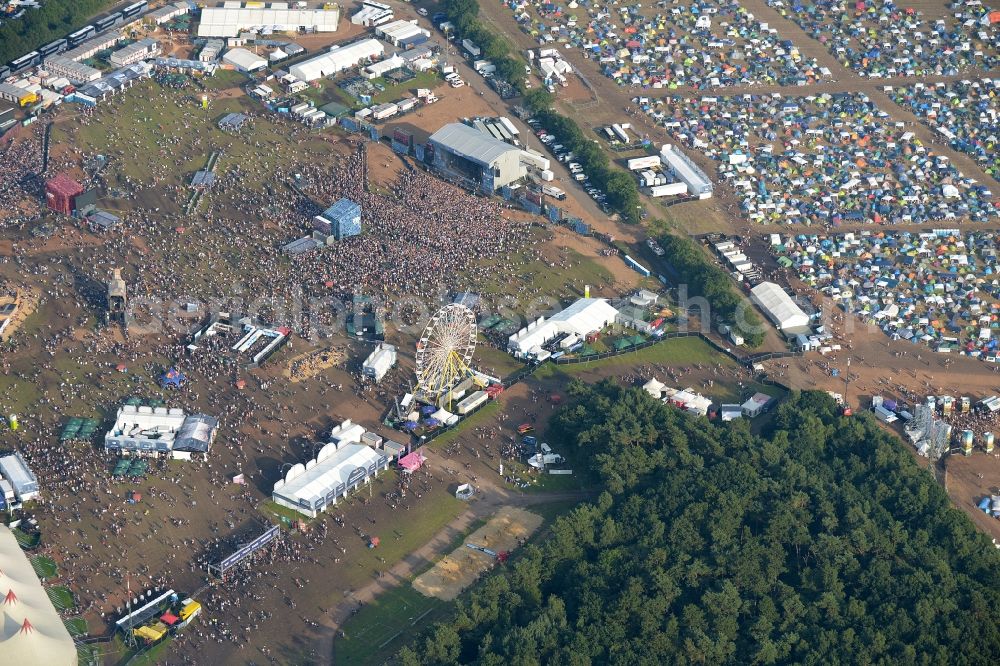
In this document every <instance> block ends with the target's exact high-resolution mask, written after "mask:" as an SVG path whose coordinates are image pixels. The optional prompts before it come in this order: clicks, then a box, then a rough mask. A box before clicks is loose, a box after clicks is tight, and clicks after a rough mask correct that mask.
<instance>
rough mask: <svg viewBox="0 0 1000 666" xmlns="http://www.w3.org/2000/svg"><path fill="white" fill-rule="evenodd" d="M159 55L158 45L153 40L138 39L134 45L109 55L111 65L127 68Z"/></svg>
mask: <svg viewBox="0 0 1000 666" xmlns="http://www.w3.org/2000/svg"><path fill="white" fill-rule="evenodd" d="M158 55H160V44H159V42H157V41H156V40H155V39H149V38H147V39H140V40H139V41H137V42H135V43H134V44H129V45H128V46H126V47H124V48H121V49H118V50H117V51H115V52H114V53H112V54H111V64H112V65H115V66H117V67H127V66H129V65H131V64H133V63H136V62H139V61H140V60H148V59H149V58H155V57H156V56H158Z"/></svg>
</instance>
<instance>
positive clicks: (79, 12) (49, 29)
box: [0, 0, 115, 64]
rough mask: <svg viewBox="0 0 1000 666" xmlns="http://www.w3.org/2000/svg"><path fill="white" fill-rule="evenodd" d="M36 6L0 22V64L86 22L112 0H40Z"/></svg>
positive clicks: (111, 3) (64, 34) (109, 4)
mask: <svg viewBox="0 0 1000 666" xmlns="http://www.w3.org/2000/svg"><path fill="white" fill-rule="evenodd" d="M41 4H42V6H41V7H40V8H39V9H28V10H26V11H25V13H24V16H22V17H21V18H19V19H14V20H12V21H6V22H4V23H3V25H0V64H6V63H7V62H9V61H11V60H14V59H16V58H20V57H21V56H23V55H24V54H26V53H30V52H32V51H34V50H35V49H37V48H38V47H39V46H42V45H43V44H48V43H49V42H52V41H55V40H57V39H60V38H62V37H65V36H66V35H68V34H70V33H71V32H74V31H75V30H77V29H79V28H81V27H83V26H84V25H86V24H87V23H88V22H89V20H90V17H91V16H94V15H95V14H97V13H98V12H101V11H103V10H105V9H107V8H108V7H111V6H112V5H114V4H115V0H44V2H42V3H41Z"/></svg>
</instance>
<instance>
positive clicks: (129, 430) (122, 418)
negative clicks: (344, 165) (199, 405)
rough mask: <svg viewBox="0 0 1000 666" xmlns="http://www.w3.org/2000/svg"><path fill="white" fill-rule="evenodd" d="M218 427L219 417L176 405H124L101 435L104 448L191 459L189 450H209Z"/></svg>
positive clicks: (137, 453) (204, 451)
mask: <svg viewBox="0 0 1000 666" xmlns="http://www.w3.org/2000/svg"><path fill="white" fill-rule="evenodd" d="M218 429H219V420H218V419H217V418H215V417H213V416H207V415H205V414H192V415H190V416H188V415H187V414H185V413H184V410H183V409H178V408H170V409H168V408H166V407H145V406H139V407H137V406H134V405H124V406H122V407H121V408H120V409H119V410H118V415H117V417H116V418H115V424H114V426H112V428H111V430H109V431H108V432H107V434H105V435H104V448H105V450H108V451H124V452H128V453H130V454H133V455H156V454H164V455H167V454H169V455H170V457H172V458H175V459H178V460H190V459H191V454H192V453H201V454H207V453H208V450H209V448H210V447H211V445H212V442H213V441H214V440H215V435H216V432H217V431H218Z"/></svg>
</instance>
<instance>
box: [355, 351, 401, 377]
mask: <svg viewBox="0 0 1000 666" xmlns="http://www.w3.org/2000/svg"><path fill="white" fill-rule="evenodd" d="M394 365H396V348H395V347H394V346H392V345H388V344H386V343H384V342H383V343H381V344H379V346H378V347H376V348H375V351H373V352H372V353H371V354H369V355H368V358H366V359H365V361H364V363H362V364H361V371H362V373H363V374H364V376H365V377H371V378H372V379H374V380H375V381H376V382H380V381H382V378H383V377H385V373H387V372H389V370H390V369H392V366H394Z"/></svg>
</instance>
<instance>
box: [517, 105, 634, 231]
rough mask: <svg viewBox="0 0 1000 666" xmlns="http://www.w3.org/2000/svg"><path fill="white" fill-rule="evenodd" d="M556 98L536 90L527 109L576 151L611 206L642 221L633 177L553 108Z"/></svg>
mask: <svg viewBox="0 0 1000 666" xmlns="http://www.w3.org/2000/svg"><path fill="white" fill-rule="evenodd" d="M554 101H555V98H554V97H553V95H552V94H551V93H549V92H548V91H547V90H542V89H537V90H532V91H531V92H529V93H528V94H527V95H525V96H524V103H525V106H527V107H528V109H529V110H530V111H531V112H532V114H533V116H534V118H535V119H536V120H538V121H539V122H540V123H541V124H542V126H543V127H544V128H545V129H546V130H547V131H548V132H550V133H551V134H552V135H553V136H554V137H555V138H556V141H558V142H559V143H561V144H562V145H563V146H565V147H566V150H569V151H572V153H573V159H574V160H575V161H577V162H579V163H580V166H582V167H583V170H584V172H586V174H587V175H588V176H589V177H590V180H591V182H592V183H594V186H595V187H597V188H598V189H600V190H601V191H603V192H604V193H605V194H606V195H607V197H608V205H609V206H611V208H613V209H614V210H615V211H617V212H618V214H619V215H620V216H621V218H622V219H623V220H624V221H626V222H628V223H629V224H638V223H639V222H640V221H641V220H642V202H641V201H640V199H639V187H638V186H637V185H636V182H635V178H633V177H632V175H631V174H629V173H626V172H625V171H622V170H621V169H615V168H614V167H613V166H612V165H611V162H610V160H608V154H607V153H605V152H604V151H603V150H601V147H600V145H598V143H597V141H596V140H595V139H594V138H593V137H588V136H587V135H586V133H585V130H583V129H581V128H580V126H579V125H578V124H577V122H576V121H575V120H573V119H572V118H568V117H566V116H564V115H562V114H560V113H558V112H556V111H555V110H554V109H553V108H552V104H553V103H554Z"/></svg>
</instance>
